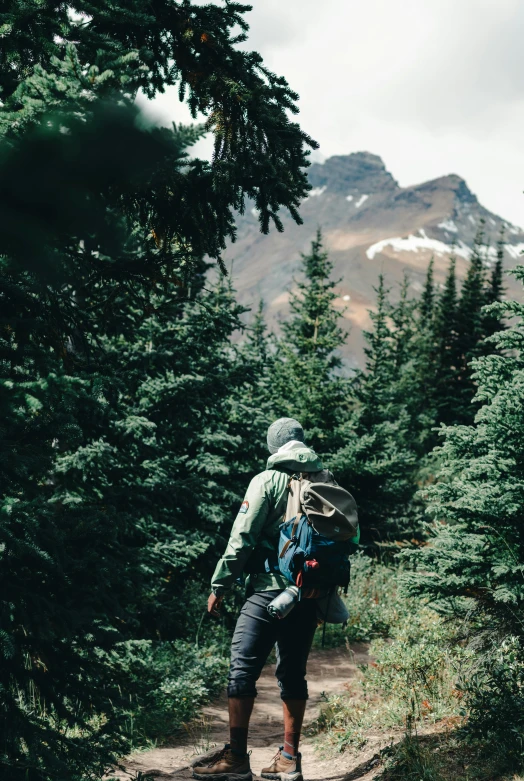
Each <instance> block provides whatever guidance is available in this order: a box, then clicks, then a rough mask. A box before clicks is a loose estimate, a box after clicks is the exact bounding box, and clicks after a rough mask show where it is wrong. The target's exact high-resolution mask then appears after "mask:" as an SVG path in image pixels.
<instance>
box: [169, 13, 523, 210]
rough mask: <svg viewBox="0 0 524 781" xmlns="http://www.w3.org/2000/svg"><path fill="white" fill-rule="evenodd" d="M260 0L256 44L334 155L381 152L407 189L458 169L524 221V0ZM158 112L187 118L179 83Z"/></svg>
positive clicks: (483, 197)
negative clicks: (178, 94) (296, 95)
mask: <svg viewBox="0 0 524 781" xmlns="http://www.w3.org/2000/svg"><path fill="white" fill-rule="evenodd" d="M251 1H252V5H253V11H252V12H251V13H250V14H248V19H249V22H250V25H251V31H250V40H249V45H250V48H253V49H256V50H257V51H259V52H260V53H261V54H262V56H263V57H264V60H265V62H266V64H267V65H268V66H269V67H270V68H271V69H272V70H273V71H275V72H276V73H278V74H280V75H283V76H285V77H286V78H287V80H288V82H289V83H290V85H291V86H292V88H293V89H295V90H296V91H297V92H298V93H299V95H300V101H299V107H300V114H299V117H298V121H299V122H300V123H301V125H302V127H303V128H304V130H305V131H306V132H308V133H309V134H310V135H312V136H313V138H315V139H316V140H317V141H318V142H319V143H320V152H321V154H322V155H323V157H329V156H330V155H334V154H347V153H349V152H356V151H362V150H367V151H369V152H373V153H375V154H378V155H380V156H381V157H382V158H383V160H384V162H385V164H386V166H387V168H388V169H389V170H390V171H391V173H392V174H393V176H394V177H395V178H396V179H397V180H398V181H399V183H400V185H401V186H407V185H410V184H416V183H419V182H422V181H425V180H428V179H433V178H435V177H438V176H443V175H445V174H449V173H456V174H459V175H460V176H462V177H464V179H466V181H467V183H468V185H469V186H470V188H471V190H472V191H473V192H474V193H475V194H476V195H477V196H478V198H479V200H480V201H481V203H482V204H483V205H484V206H486V207H487V208H488V209H491V210H492V211H494V212H495V213H497V214H499V215H500V216H501V217H503V218H505V219H507V220H510V221H511V222H513V223H516V224H517V225H520V226H524V195H523V190H524V140H523V135H524V45H523V39H524V2H523V0H251ZM154 113H155V115H156V116H157V117H158V118H159V119H160V120H161V121H166V120H169V119H171V118H172V119H174V120H176V121H187V120H188V115H187V114H186V112H185V111H184V108H183V107H181V106H180V104H179V103H178V101H177V99H176V94H175V92H172V91H170V92H169V93H168V94H166V95H163V96H160V97H159V98H158V99H157V100H156V101H155V105H154Z"/></svg>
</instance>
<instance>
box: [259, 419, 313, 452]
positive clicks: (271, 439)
mask: <svg viewBox="0 0 524 781" xmlns="http://www.w3.org/2000/svg"><path fill="white" fill-rule="evenodd" d="M293 439H297V440H298V441H299V442H304V444H305V443H306V440H305V437H304V429H303V428H302V426H301V425H300V423H299V422H298V420H295V418H279V419H278V420H275V422H274V423H272V424H271V425H270V427H269V428H268V430H267V446H268V449H269V452H270V453H276V452H277V450H278V449H279V447H282V445H285V444H286V442H291V440H293Z"/></svg>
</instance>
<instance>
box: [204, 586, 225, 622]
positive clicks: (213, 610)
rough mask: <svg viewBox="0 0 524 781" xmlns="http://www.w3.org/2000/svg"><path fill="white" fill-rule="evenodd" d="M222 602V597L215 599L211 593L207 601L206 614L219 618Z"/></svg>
mask: <svg viewBox="0 0 524 781" xmlns="http://www.w3.org/2000/svg"><path fill="white" fill-rule="evenodd" d="M223 600H224V597H217V595H216V594H213V592H211V594H210V595H209V599H208V600H207V612H208V613H209V614H210V615H212V616H219V615H220V608H221V607H222V602H223Z"/></svg>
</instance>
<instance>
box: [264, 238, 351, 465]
mask: <svg viewBox="0 0 524 781" xmlns="http://www.w3.org/2000/svg"><path fill="white" fill-rule="evenodd" d="M332 269H333V264H332V262H331V261H330V260H329V258H328V254H327V252H325V250H324V249H323V245H322V235H321V232H320V230H319V231H318V232H317V235H316V238H315V239H314V240H313V241H312V243H311V251H310V252H309V254H307V255H302V267H301V271H302V272H303V274H304V278H303V279H301V280H300V281H298V282H297V283H296V286H297V292H293V293H292V294H291V297H290V305H291V317H290V318H289V320H287V321H285V322H284V323H283V324H282V338H281V339H279V340H278V342H277V347H276V350H277V352H276V356H275V360H274V363H273V365H272V375H271V399H272V406H273V409H274V413H275V416H276V417H280V416H282V415H288V416H290V417H295V418H297V419H298V420H300V422H301V423H302V425H303V426H304V428H305V429H306V431H307V432H308V443H309V444H310V445H312V446H313V447H314V448H315V449H318V451H319V453H325V452H326V451H327V452H329V451H331V450H332V449H333V448H334V446H335V443H336V441H337V427H338V425H339V424H340V422H341V419H343V417H344V415H345V412H344V410H345V408H346V405H347V402H346V394H347V381H346V380H345V379H344V378H343V377H342V376H340V368H341V360H340V357H339V355H338V352H337V350H338V348H339V347H340V346H341V345H342V343H343V341H344V331H343V330H342V328H341V327H340V318H341V316H342V313H341V312H340V311H339V310H337V309H336V308H335V307H334V304H333V302H334V301H335V299H336V297H337V294H336V293H335V291H334V288H335V286H336V284H337V283H336V282H335V281H334V280H332V279H331V272H332Z"/></svg>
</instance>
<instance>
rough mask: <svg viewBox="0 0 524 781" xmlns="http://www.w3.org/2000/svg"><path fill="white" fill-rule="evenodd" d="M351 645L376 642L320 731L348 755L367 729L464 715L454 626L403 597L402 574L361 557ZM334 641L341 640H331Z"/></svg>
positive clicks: (329, 707)
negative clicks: (458, 687) (399, 589)
mask: <svg viewBox="0 0 524 781" xmlns="http://www.w3.org/2000/svg"><path fill="white" fill-rule="evenodd" d="M354 571H355V572H356V575H355V579H354V582H353V589H352V592H351V598H350V604H349V607H350V610H353V614H352V623H350V625H349V627H348V629H347V638H348V639H354V638H355V639H359V640H361V639H367V638H368V637H370V636H371V637H372V636H373V635H374V636H375V639H374V640H372V642H371V646H370V656H371V662H370V664H368V665H362V666H361V667H360V672H361V675H360V679H359V680H357V681H354V682H353V685H352V690H351V691H350V693H349V694H348V695H337V696H334V697H331V698H329V699H328V701H327V704H326V706H325V708H324V709H323V711H322V713H321V715H320V718H319V719H318V721H317V723H316V725H315V727H316V729H317V730H318V731H323V732H324V733H325V739H326V742H327V743H328V744H330V745H332V746H334V747H336V748H337V749H339V750H341V751H343V750H344V749H345V748H347V747H350V746H351V747H354V748H355V747H359V746H361V745H363V744H364V743H365V733H366V730H368V729H370V728H372V727H376V726H377V725H378V724H379V725H380V726H381V727H382V728H392V727H402V726H405V725H412V724H416V723H417V722H418V723H421V722H434V721H437V720H439V719H441V718H443V717H446V716H457V715H459V714H460V713H461V706H460V699H461V692H459V691H458V690H457V688H456V684H455V681H456V679H457V677H458V675H459V672H460V664H461V662H462V661H463V660H464V659H465V657H466V651H465V650H464V649H462V648H461V646H459V645H457V644H452V643H451V641H452V640H453V639H454V638H453V630H452V627H451V626H450V625H449V624H447V623H446V622H445V621H444V620H443V619H442V618H441V617H440V616H439V615H438V614H437V613H436V612H435V611H433V610H431V609H430V608H429V607H428V606H427V604H426V603H425V602H424V601H423V600H414V599H406V598H402V599H401V598H400V597H399V595H398V590H397V586H398V582H399V578H400V577H401V572H400V570H399V569H395V568H392V567H387V566H385V565H383V564H377V563H374V562H372V561H369V560H366V559H364V558H363V557H357V559H356V566H355V568H354ZM331 638H333V635H332V634H331Z"/></svg>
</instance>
